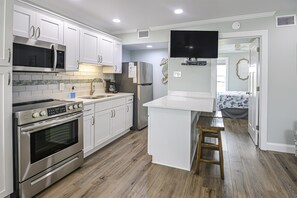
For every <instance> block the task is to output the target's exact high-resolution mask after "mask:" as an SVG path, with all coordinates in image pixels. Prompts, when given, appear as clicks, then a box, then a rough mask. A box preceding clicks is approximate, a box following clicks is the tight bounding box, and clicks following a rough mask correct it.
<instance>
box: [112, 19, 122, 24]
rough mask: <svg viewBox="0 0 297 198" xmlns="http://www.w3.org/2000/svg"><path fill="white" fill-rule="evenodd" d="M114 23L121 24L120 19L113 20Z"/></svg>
mask: <svg viewBox="0 0 297 198" xmlns="http://www.w3.org/2000/svg"><path fill="white" fill-rule="evenodd" d="M112 21H113V22H115V23H120V22H121V20H120V19H112Z"/></svg>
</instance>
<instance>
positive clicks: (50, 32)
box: [35, 14, 64, 45]
mask: <svg viewBox="0 0 297 198" xmlns="http://www.w3.org/2000/svg"><path fill="white" fill-rule="evenodd" d="M63 31H64V29H63V21H61V20H59V19H56V18H53V17H50V16H47V15H44V14H37V15H36V35H35V38H36V39H37V40H41V41H46V42H50V43H56V44H61V45H63Z"/></svg>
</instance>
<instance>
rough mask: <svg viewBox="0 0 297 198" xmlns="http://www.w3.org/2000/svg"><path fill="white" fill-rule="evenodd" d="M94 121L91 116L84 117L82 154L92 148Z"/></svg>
mask: <svg viewBox="0 0 297 198" xmlns="http://www.w3.org/2000/svg"><path fill="white" fill-rule="evenodd" d="M94 121H95V120H94V115H93V114H91V115H87V116H84V154H86V153H87V152H89V151H90V150H92V149H93V148H94ZM85 157H86V156H85Z"/></svg>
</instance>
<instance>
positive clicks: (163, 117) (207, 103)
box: [144, 95, 214, 171]
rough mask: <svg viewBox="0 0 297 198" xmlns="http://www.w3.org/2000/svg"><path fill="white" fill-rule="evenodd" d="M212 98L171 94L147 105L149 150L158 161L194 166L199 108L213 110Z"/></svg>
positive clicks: (184, 167) (206, 110)
mask: <svg viewBox="0 0 297 198" xmlns="http://www.w3.org/2000/svg"><path fill="white" fill-rule="evenodd" d="M213 102H214V99H213V98H194V97H184V96H173V95H168V96H165V97H162V98H159V99H157V100H153V101H151V102H148V103H145V104H144V106H146V107H148V115H149V120H148V153H149V154H150V155H152V162H153V163H155V164H160V165H165V166H170V167H174V168H179V169H184V170H188V171H190V170H191V166H192V162H193V159H194V155H195V149H196V146H197V141H198V135H197V134H198V133H197V129H196V123H197V121H198V119H199V115H200V112H212V111H213Z"/></svg>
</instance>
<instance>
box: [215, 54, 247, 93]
mask: <svg viewBox="0 0 297 198" xmlns="http://www.w3.org/2000/svg"><path fill="white" fill-rule="evenodd" d="M219 57H227V58H228V61H229V65H228V91H248V80H240V79H239V78H238V76H237V75H236V64H237V63H238V61H239V60H240V59H242V58H245V59H248V60H250V54H249V53H225V54H224V53H220V54H219Z"/></svg>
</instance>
